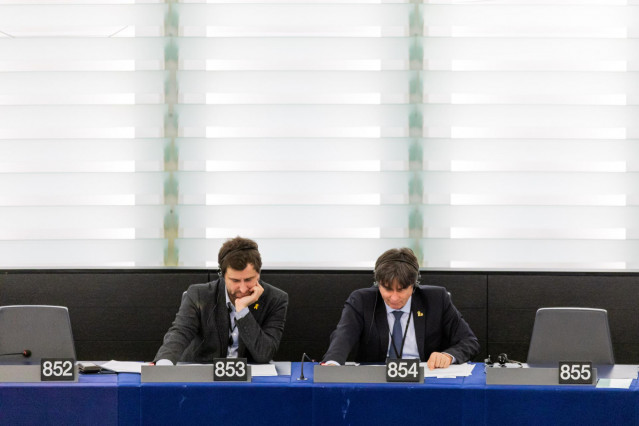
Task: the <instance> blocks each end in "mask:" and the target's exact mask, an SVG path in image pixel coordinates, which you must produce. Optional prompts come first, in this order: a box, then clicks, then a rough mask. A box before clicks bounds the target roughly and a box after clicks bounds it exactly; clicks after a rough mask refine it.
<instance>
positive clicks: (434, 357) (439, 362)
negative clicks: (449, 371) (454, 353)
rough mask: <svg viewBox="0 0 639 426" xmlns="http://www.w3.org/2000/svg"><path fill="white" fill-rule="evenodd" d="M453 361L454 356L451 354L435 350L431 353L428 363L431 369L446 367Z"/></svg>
mask: <svg viewBox="0 0 639 426" xmlns="http://www.w3.org/2000/svg"><path fill="white" fill-rule="evenodd" d="M451 362H453V357H451V356H450V355H448V354H443V353H441V352H433V353H432V354H430V357H429V358H428V362H427V363H426V365H427V366H428V369H429V370H434V369H435V368H446V367H448V366H449V365H450V363H451Z"/></svg>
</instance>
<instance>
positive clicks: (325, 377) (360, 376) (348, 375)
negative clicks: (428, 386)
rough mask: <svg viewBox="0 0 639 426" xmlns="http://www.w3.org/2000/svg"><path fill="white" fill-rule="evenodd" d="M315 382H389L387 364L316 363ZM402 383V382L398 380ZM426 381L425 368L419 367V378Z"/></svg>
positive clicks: (314, 370) (419, 381)
mask: <svg viewBox="0 0 639 426" xmlns="http://www.w3.org/2000/svg"><path fill="white" fill-rule="evenodd" d="M313 382H315V383H389V382H387V381H386V366H385V365H339V366H338V365H335V366H332V365H316V366H315V367H314V369H313ZM398 383H401V382H398ZM416 383H424V369H423V368H422V367H420V368H419V379H418V381H417V382H416Z"/></svg>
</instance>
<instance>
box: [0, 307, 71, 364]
mask: <svg viewBox="0 0 639 426" xmlns="http://www.w3.org/2000/svg"><path fill="white" fill-rule="evenodd" d="M27 355H28V356H27ZM75 357H76V356H75V344H74V342H73V333H72V332H71V321H70V320H69V311H68V309H67V308H66V307H64V306H48V305H12V306H0V363H2V364H39V363H40V359H42V358H74V359H75Z"/></svg>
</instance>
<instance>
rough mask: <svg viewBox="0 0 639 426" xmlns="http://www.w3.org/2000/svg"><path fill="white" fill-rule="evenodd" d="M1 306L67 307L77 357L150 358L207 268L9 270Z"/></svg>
mask: <svg viewBox="0 0 639 426" xmlns="http://www.w3.org/2000/svg"><path fill="white" fill-rule="evenodd" d="M2 277H3V279H2V281H0V305H37V304H44V305H60V306H66V307H68V308H69V316H70V318H71V326H72V328H73V334H74V338H75V340H76V351H77V356H78V359H85V360H100V359H119V360H143V361H150V360H151V359H153V356H154V355H155V352H156V351H157V350H158V348H159V347H160V344H161V342H162V337H163V336H164V333H165V332H166V330H167V329H168V328H169V326H170V325H171V322H172V321H173V318H174V317H175V313H176V312H177V309H178V307H179V305H180V298H181V294H182V292H183V291H184V290H186V288H187V287H188V286H189V285H190V284H194V283H200V282H206V281H207V279H208V272H207V271H201V272H193V271H188V272H172V271H157V272H154V271H146V272H126V271H118V270H114V271H105V272H101V271H95V272H93V271H91V272H89V271H82V272H62V271H48V272H38V271H34V272H9V273H7V274H5V275H3V276H2Z"/></svg>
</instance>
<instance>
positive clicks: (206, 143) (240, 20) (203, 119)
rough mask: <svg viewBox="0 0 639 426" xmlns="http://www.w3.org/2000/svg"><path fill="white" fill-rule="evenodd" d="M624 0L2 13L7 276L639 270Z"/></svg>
mask: <svg viewBox="0 0 639 426" xmlns="http://www.w3.org/2000/svg"><path fill="white" fill-rule="evenodd" d="M638 35H639V2H638V1H637V0H628V1H615V0H556V1H550V0H548V1H535V0H528V1H524V0H501V1H499V0H495V1H474V0H473V1H470V0H469V1H463V0H457V1H454V0H448V1H447V0H439V1H437V0H432V1H429V0H424V1H422V2H407V1H401V0H399V1H395V0H350V1H346V0H307V1H292V0H289V1H286V0H280V1H279V2H275V1H268V0H251V1H248V0H245V1H232V0H226V1H225V0H209V1H205V0H202V1H195V0H184V1H182V2H166V3H165V2H162V1H160V0H156V1H153V0H147V1H134V0H129V1H126V0H111V1H110V0H101V1H89V2H87V1H80V0H78V1H70V0H56V1H51V2H46V3H45V2H41V3H39V2H37V1H18V0H0V255H1V256H2V260H0V265H2V266H4V267H75V266H78V267H112V266H130V267H133V266H141V267H155V266H163V265H166V266H176V265H177V266H187V267H202V266H204V267H215V266H216V265H217V251H218V249H219V247H220V245H221V244H222V242H223V241H224V240H226V239H227V238H229V237H233V236H235V235H242V236H246V237H249V238H253V239H255V240H257V241H258V243H259V244H260V248H261V251H262V253H263V257H264V261H265V267H336V268H348V267H370V266H371V265H372V264H373V262H374V260H375V259H376V258H377V256H378V255H379V254H380V253H381V252H383V251H384V250H386V249H388V248H391V247H400V246H409V247H413V248H414V249H415V250H416V252H417V253H418V254H419V257H420V258H421V260H422V265H423V266H424V267H427V268H454V269H464V268H469V269H510V268H522V269H553V270H600V269H604V270H629V269H637V268H638V267H639V246H638V245H637V241H638V236H639V232H638V230H639V228H638V225H637V221H636V220H635V217H637V213H638V205H639V197H638V194H639V190H638V188H637V187H638V185H639V183H638V179H637V171H638V169H639V163H638V159H639V157H638V155H637V154H639V148H637V147H636V145H637V136H638V134H639V132H638V124H637V122H638V120H637V105H638V100H639V96H638V95H639V83H638V79H637V71H638V69H639V58H638V57H639V44H638Z"/></svg>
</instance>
